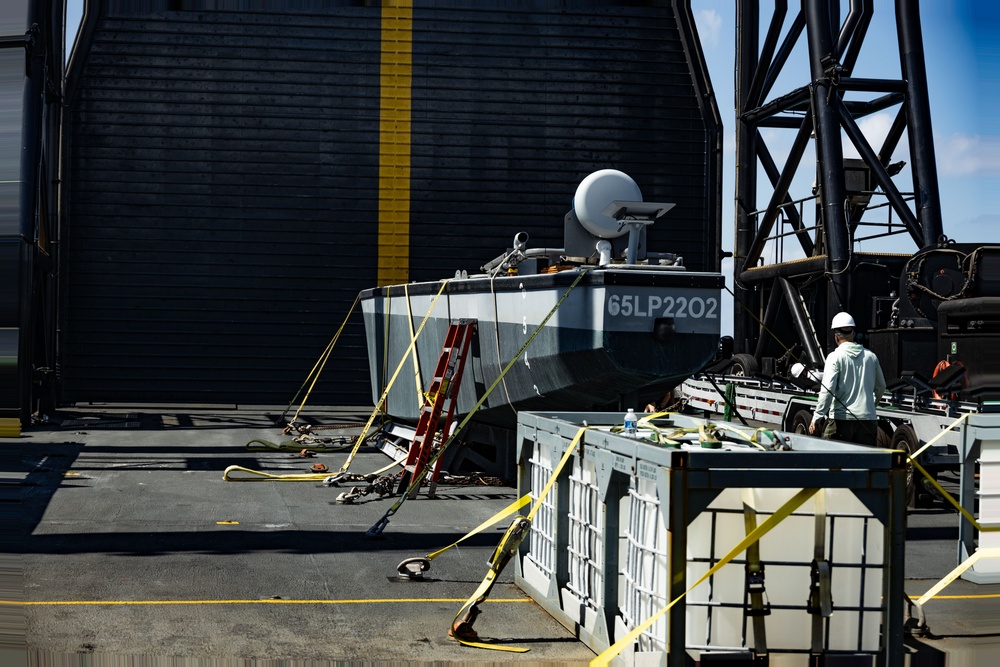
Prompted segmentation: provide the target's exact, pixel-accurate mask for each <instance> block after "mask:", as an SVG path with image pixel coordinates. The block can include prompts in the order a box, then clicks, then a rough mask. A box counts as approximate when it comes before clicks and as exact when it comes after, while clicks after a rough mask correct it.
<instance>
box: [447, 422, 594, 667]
mask: <svg viewBox="0 0 1000 667" xmlns="http://www.w3.org/2000/svg"><path fill="white" fill-rule="evenodd" d="M589 428H590V427H588V426H584V427H582V428H581V429H580V430H579V431H577V432H576V435H575V436H573V440H572V441H571V442H570V443H569V446H568V447H567V448H566V451H565V452H564V453H563V455H562V458H561V459H560V460H559V463H558V464H556V467H555V468H553V469H552V474H551V475H549V479H548V481H547V482H546V483H545V486H544V487H542V490H541V492H540V493H539V494H538V498H537V499H536V500H535V503H534V505H532V506H531V509H530V510H528V515H527V516H526V517H522V516H518V517H515V519H514V521H513V522H512V523H511V525H510V527H509V528H508V529H507V532H506V533H505V534H504V536H503V538H502V539H501V540H500V543H499V544H498V545H497V548H496V550H495V551H494V552H493V558H491V559H490V569H489V571H488V572H487V573H486V576H485V577H484V578H483V581H482V583H480V584H479V587H478V588H477V589H476V591H475V592H474V593H473V594H472V595H471V596H469V599H468V600H466V601H465V604H464V605H462V608H461V609H459V611H458V613H457V614H456V615H455V620H454V621H452V629H454V628H455V627H456V626H457V625H458V624H459V623H460V621H461V620H462V619H463V618H467V617H468V615H469V613H470V611H471V610H473V608H474V607H476V605H478V604H480V603H482V602H484V601H485V600H486V596H488V595H489V592H490V590H491V589H492V588H493V584H494V583H496V578H497V577H498V576H500V573H501V572H502V571H503V568H504V566H505V565H506V564H507V562H508V561H509V558H510V557H511V556H513V552H514V551H516V549H517V546H518V545H519V544H520V542H521V540H522V539H524V537H526V536H527V533H528V531H529V530H530V529H531V521H532V520H533V519H534V518H535V514H536V513H538V510H539V509H540V508H541V506H542V504H543V503H544V502H545V498H546V497H548V495H549V492H550V491H552V487H553V486H554V485H555V483H556V479H557V478H558V477H559V474H560V473H561V472H562V469H563V468H564V467H565V466H566V464H567V463H568V462H569V459H570V457H571V456H572V455H573V452H574V451H576V448H577V446H578V445H579V444H580V441H581V440H582V439H583V434H584V432H585V431H587V430H588V429H589ZM530 499H531V497H530V496H528V495H525V496H524V497H522V498H520V499H519V500H517V501H516V502H515V503H514V504H515V505H518V508H520V507H523V506H525V505H527V504H528V502H529V501H530ZM513 511H517V509H516V508H514V506H513V505H511V506H509V507H507V508H506V509H505V510H503V511H501V512H500V513H498V514H497V515H495V516H494V517H492V518H491V519H490V521H494V520H497V521H498V520H499V519H500V518H502V516H501V515H504V516H505V515H506V514H510V513H512V512H513ZM505 513H506V514H505ZM481 528H483V526H480V528H477V529H476V530H477V531H478V530H480V529H481ZM515 528H520V529H521V531H520V532H519V533H518V535H513V534H512V532H513V531H514V530H515ZM462 539H465V538H462ZM460 541H461V540H460ZM448 548H450V547H448ZM504 550H507V551H508V552H509V553H508V557H507V558H502V553H501V552H502V551H504ZM442 551H443V549H442ZM438 553H439V552H438ZM435 555H436V554H435ZM477 614H478V612H477V611H472V614H471V620H470V621H469V623H468V624H469V626H470V628H471V625H472V622H473V621H474V620H475V617H476V615H477ZM449 634H450V635H451V636H452V638H453V639H455V641H457V642H458V643H459V644H462V645H463V646H469V647H472V648H483V649H489V650H492V651H507V652H510V653H526V652H527V651H529V650H530V649H527V648H523V647H519V646H506V645H504V644H494V643H487V642H483V641H475V640H473V639H472V638H463V637H461V636H459V635H458V634H456V633H453V632H450V633H449Z"/></svg>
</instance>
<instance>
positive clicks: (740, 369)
mask: <svg viewBox="0 0 1000 667" xmlns="http://www.w3.org/2000/svg"><path fill="white" fill-rule="evenodd" d="M759 370H760V366H758V365H757V360H756V359H755V358H754V356H753V355H752V354H743V353H740V354H734V355H733V360H732V363H730V364H729V374H730V375H735V376H736V377H744V378H750V377H753V376H754V375H756V374H757V371H759Z"/></svg>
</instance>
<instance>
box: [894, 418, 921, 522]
mask: <svg viewBox="0 0 1000 667" xmlns="http://www.w3.org/2000/svg"><path fill="white" fill-rule="evenodd" d="M919 447H920V440H919V438H917V433H916V431H914V430H913V427H912V426H910V425H909V424H900V425H899V426H897V427H896V430H895V431H893V432H892V441H891V443H890V445H889V448H890V449H899V450H902V451H904V452H906V453H907V454H909V455H910V456H913V453H914V452H915V451H917V449H919ZM918 474H919V473H917V471H916V468H914V467H913V466H912V465H910V464H909V463H908V464H907V465H906V506H907V507H910V508H912V507H916V501H917V476H918Z"/></svg>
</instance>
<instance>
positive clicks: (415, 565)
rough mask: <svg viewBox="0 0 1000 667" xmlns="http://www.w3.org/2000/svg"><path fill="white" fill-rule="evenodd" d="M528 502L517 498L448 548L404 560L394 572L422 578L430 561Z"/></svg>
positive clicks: (528, 501) (522, 497) (429, 565)
mask: <svg viewBox="0 0 1000 667" xmlns="http://www.w3.org/2000/svg"><path fill="white" fill-rule="evenodd" d="M530 502H531V496H530V495H528V494H525V495H523V496H521V497H520V498H518V499H517V500H515V501H514V502H512V503H511V504H510V505H507V507H505V508H503V509H502V510H500V511H499V512H497V513H496V514H494V515H493V516H491V517H490V518H489V519H487V520H486V521H483V522H482V523H481V524H479V525H478V526H476V527H475V528H473V529H472V530H470V531H469V532H468V533H466V534H465V535H464V536H462V537H460V538H459V539H457V540H455V541H454V542H452V543H451V544H449V545H448V546H446V547H444V548H443V549H438V550H437V551H433V552H431V553H429V554H427V555H426V556H423V557H419V556H418V557H417V558H407V559H406V560H404V561H403V562H401V563H400V564H399V565H398V566H396V571H397V572H398V573H399V574H400V576H402V577H407V578H411V579H412V578H417V579H419V578H420V577H422V576H423V573H424V572H426V571H427V570H429V569H431V561H432V560H434V559H435V558H437V557H438V556H440V555H441V554H443V553H444V552H446V551H448V550H449V549H451V548H453V547H457V546H458V545H459V544H461V543H462V542H464V541H465V540H467V539H469V538H470V537H472V536H473V535H475V534H477V533H481V532H483V531H484V530H486V529H487V528H489V527H490V526H492V525H493V524H495V523H497V522H498V521H500V520H502V519H506V518H507V517H509V516H510V515H511V514H513V513H514V512H517V511H518V510H520V509H521V508H522V507H524V506H525V505H527V504H528V503H530Z"/></svg>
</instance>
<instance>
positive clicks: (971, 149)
mask: <svg viewBox="0 0 1000 667" xmlns="http://www.w3.org/2000/svg"><path fill="white" fill-rule="evenodd" d="M935 148H936V152H937V161H938V168H939V169H940V171H941V173H942V174H945V175H948V176H966V175H970V174H976V175H979V176H987V175H997V174H1000V138H997V137H982V136H980V135H978V134H975V135H969V134H962V133H961V132H956V133H955V134H953V135H951V136H950V137H948V138H947V139H945V140H944V141H940V140H939V141H938V142H937V145H936V147H935Z"/></svg>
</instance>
